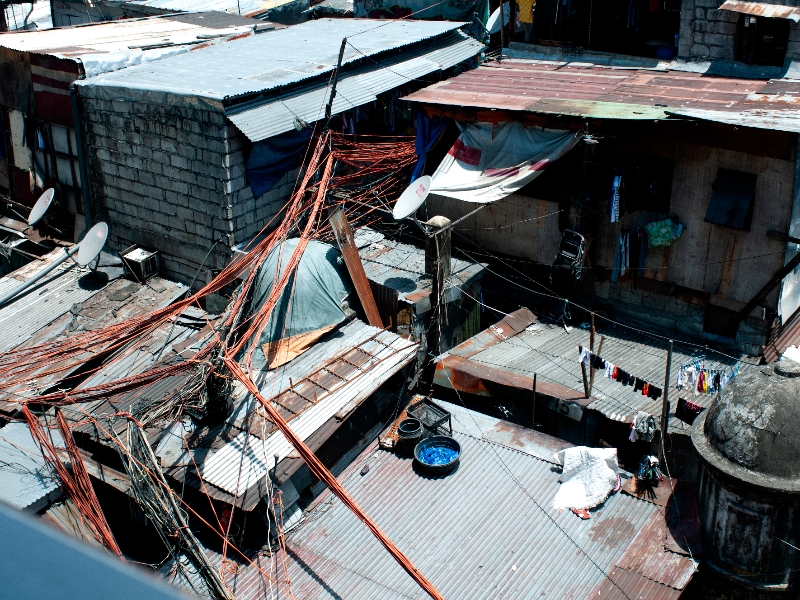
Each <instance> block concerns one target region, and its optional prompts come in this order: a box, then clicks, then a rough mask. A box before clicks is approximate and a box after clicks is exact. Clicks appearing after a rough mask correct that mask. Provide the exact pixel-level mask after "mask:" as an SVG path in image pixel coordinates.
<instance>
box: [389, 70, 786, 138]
mask: <svg viewBox="0 0 800 600" xmlns="http://www.w3.org/2000/svg"><path fill="white" fill-rule="evenodd" d="M405 99H406V100H409V101H411V102H419V103H423V104H429V105H446V106H453V107H471V108H478V109H496V110H508V111H516V112H527V113H538V114H549V115H568V116H578V117H591V118H600V119H629V120H648V119H649V120H652V119H665V118H668V117H690V118H696V119H702V120H708V121H716V122H720V123H728V124H733V125H741V126H744V127H754V128H757V129H778V130H781V131H792V132H800V110H798V109H799V108H800V82H797V81H785V80H770V81H764V80H752V79H735V78H732V77H717V76H713V75H705V74H701V73H690V72H682V71H669V70H663V69H637V68H624V67H609V66H601V65H595V64H590V63H580V62H554V61H537V60H522V59H504V60H503V61H501V62H487V63H484V64H483V65H481V66H480V67H478V68H477V69H474V70H472V71H467V72H464V73H462V74H460V75H458V76H457V77H453V78H451V79H449V80H447V81H443V82H441V83H435V84H433V85H431V86H428V87H426V88H424V89H422V90H420V91H418V92H415V93H413V94H410V95H409V96H407V97H406V98H405Z"/></svg>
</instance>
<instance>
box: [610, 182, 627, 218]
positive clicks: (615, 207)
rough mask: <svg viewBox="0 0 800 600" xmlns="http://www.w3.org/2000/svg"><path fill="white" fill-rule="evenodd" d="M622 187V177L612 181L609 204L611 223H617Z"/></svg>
mask: <svg viewBox="0 0 800 600" xmlns="http://www.w3.org/2000/svg"><path fill="white" fill-rule="evenodd" d="M623 187H624V184H623V182H622V175H617V176H616V177H614V181H613V183H612V184H611V202H609V213H610V215H609V216H610V217H611V222H612V223H617V222H619V205H620V200H621V199H622V189H623Z"/></svg>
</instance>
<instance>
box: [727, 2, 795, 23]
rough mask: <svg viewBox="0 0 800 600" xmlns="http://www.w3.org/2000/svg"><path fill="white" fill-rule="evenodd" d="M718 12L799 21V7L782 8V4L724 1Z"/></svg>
mask: <svg viewBox="0 0 800 600" xmlns="http://www.w3.org/2000/svg"><path fill="white" fill-rule="evenodd" d="M719 10H730V11H732V12H738V13H744V14H746V15H755V16H757V17H770V18H773V19H791V20H792V21H794V22H795V23H797V22H799V21H800V7H797V6H784V5H782V4H768V3H766V2H742V0H726V1H725V2H724V3H723V5H722V6H720V7H719Z"/></svg>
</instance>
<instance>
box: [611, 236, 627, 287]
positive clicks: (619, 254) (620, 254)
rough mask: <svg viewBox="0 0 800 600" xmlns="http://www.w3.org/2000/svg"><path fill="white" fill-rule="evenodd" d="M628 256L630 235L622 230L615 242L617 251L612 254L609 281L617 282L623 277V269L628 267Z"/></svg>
mask: <svg viewBox="0 0 800 600" xmlns="http://www.w3.org/2000/svg"><path fill="white" fill-rule="evenodd" d="M629 256H630V234H629V233H628V232H627V230H626V229H624V228H623V229H622V230H621V231H620V234H619V239H618V240H617V251H616V253H615V254H614V266H613V267H612V268H611V281H617V279H619V278H620V277H622V276H623V275H625V269H626V268H627V267H628V265H629Z"/></svg>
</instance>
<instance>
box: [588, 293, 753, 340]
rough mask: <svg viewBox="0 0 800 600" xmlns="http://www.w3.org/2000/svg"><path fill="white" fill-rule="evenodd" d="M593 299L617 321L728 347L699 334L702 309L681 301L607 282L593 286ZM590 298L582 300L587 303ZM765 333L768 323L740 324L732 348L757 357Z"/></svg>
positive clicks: (716, 338)
mask: <svg viewBox="0 0 800 600" xmlns="http://www.w3.org/2000/svg"><path fill="white" fill-rule="evenodd" d="M594 295H595V297H596V298H597V299H600V301H601V302H603V301H605V302H608V303H610V304H612V305H613V306H614V313H615V316H616V317H617V318H621V319H622V320H624V321H626V322H634V323H636V322H639V323H642V325H643V326H648V327H652V326H655V327H658V328H660V329H662V330H663V331H665V332H669V331H674V332H677V333H679V334H683V335H684V336H687V339H688V337H689V336H691V337H692V338H698V339H706V340H709V341H717V342H722V343H726V344H729V343H730V339H729V338H723V337H721V336H717V335H714V334H710V333H706V332H705V331H703V320H704V317H705V306H704V305H703V304H699V303H696V302H687V301H686V300H683V299H681V298H676V297H673V296H665V295H663V294H655V293H652V292H648V291H645V290H642V289H635V288H634V286H633V284H632V283H631V282H627V281H616V282H612V281H609V280H605V281H596V282H594ZM592 300H594V299H593V298H590V297H589V298H585V301H586V302H591V301H592ZM768 333H769V327H768V323H766V322H764V321H763V320H759V319H755V318H752V317H750V318H747V319H745V320H744V321H742V323H741V325H740V326H739V331H738V333H737V335H736V342H735V343H736V345H737V346H738V347H739V348H740V349H741V350H743V351H744V352H747V353H748V354H752V355H758V354H760V348H761V346H763V345H764V343H765V341H766V336H767V334H768Z"/></svg>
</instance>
